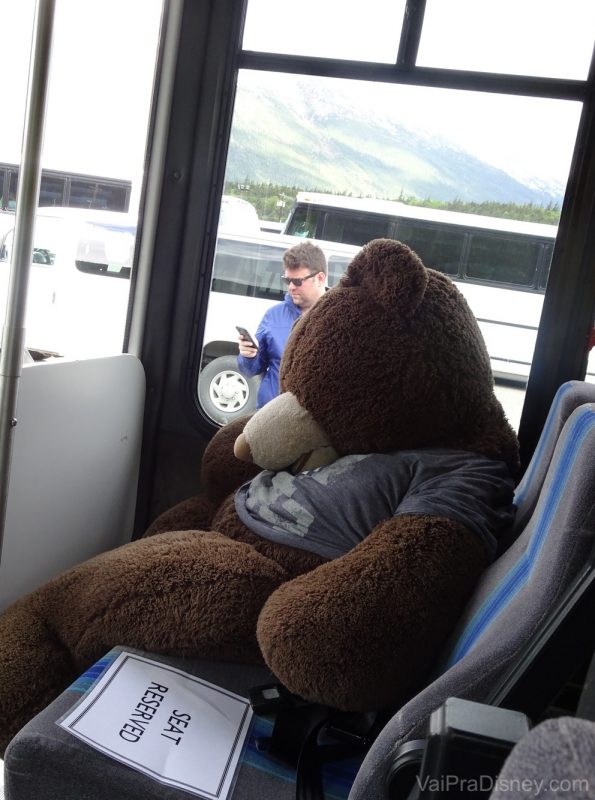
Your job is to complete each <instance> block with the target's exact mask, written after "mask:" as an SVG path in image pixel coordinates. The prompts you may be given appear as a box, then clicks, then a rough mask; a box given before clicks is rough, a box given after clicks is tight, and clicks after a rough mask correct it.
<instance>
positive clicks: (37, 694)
mask: <svg viewBox="0 0 595 800" xmlns="http://www.w3.org/2000/svg"><path fill="white" fill-rule="evenodd" d="M76 676H77V669H76V667H75V664H74V661H73V659H72V657H71V655H70V653H69V652H68V650H67V649H66V648H65V647H63V646H62V645H61V644H60V642H59V640H58V639H57V638H56V636H55V634H54V632H53V631H52V630H51V628H49V627H48V626H47V624H46V622H45V621H44V619H43V616H42V615H37V614H36V612H35V603H32V602H31V601H30V597H27V598H25V600H24V601H20V602H18V603H15V604H14V605H13V606H11V607H10V608H9V609H8V610H7V611H6V612H5V613H4V614H3V615H2V616H0V755H3V753H4V750H5V748H6V745H7V744H8V742H9V741H10V740H11V739H12V737H13V736H14V735H15V734H16V733H17V732H18V731H19V730H20V729H21V728H22V726H23V725H24V724H25V723H26V722H28V721H29V719H31V717H33V716H34V715H35V714H37V713H38V712H39V711H41V710H42V709H43V708H45V706H46V705H47V704H48V703H49V702H51V701H52V700H53V699H54V697H56V695H57V694H59V693H60V692H61V691H62V690H63V689H65V688H66V687H67V686H68V685H69V684H70V683H71V682H72V681H73V680H74V678H75V677H76Z"/></svg>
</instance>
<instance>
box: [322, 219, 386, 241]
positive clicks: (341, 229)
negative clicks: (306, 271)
mask: <svg viewBox="0 0 595 800" xmlns="http://www.w3.org/2000/svg"><path fill="white" fill-rule="evenodd" d="M393 231H394V221H393V220H392V219H391V218H390V217H386V216H382V215H380V214H377V215H374V216H372V215H371V214H366V215H364V214H362V215H361V216H357V215H355V216H354V215H348V214H342V213H340V212H339V213H336V212H333V211H328V212H327V213H326V214H325V215H324V229H323V235H322V238H323V239H326V241H328V242H345V244H365V243H366V242H371V241H372V239H384V238H394V236H393Z"/></svg>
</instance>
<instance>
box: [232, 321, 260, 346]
mask: <svg viewBox="0 0 595 800" xmlns="http://www.w3.org/2000/svg"><path fill="white" fill-rule="evenodd" d="M236 330H237V332H238V333H239V334H240V336H243V337H244V339H247V340H248V341H249V342H250V344H251V345H252V347H255V348H256V349H257V350H258V342H257V341H256V339H255V338H254V336H252V334H251V333H250V332H249V331H248V330H247V329H246V328H242V327H241V326H240V325H236Z"/></svg>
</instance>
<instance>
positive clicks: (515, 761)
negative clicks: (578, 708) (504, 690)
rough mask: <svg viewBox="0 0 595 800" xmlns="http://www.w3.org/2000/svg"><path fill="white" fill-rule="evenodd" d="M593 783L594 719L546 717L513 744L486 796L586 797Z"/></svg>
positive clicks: (522, 799) (497, 799)
mask: <svg viewBox="0 0 595 800" xmlns="http://www.w3.org/2000/svg"><path fill="white" fill-rule="evenodd" d="M594 786H595V723H593V722H591V721H590V720H586V719H579V718H576V717H567V716H564V717H558V718H557V719H547V720H545V721H543V722H540V723H539V725H536V726H535V727H534V728H532V729H531V730H530V731H529V732H528V733H527V734H526V735H525V736H524V737H523V738H522V739H521V740H520V741H519V742H518V743H517V744H516V745H515V747H514V748H513V750H512V752H511V753H510V755H509V756H508V758H507V759H506V761H505V762H504V765H503V767H502V770H501V771H500V774H499V775H498V779H497V781H496V783H495V786H494V789H493V791H492V792H491V794H490V797H489V800H533V798H536V797H548V798H550V800H562V798H564V800H588V798H591V797H593V787H594Z"/></svg>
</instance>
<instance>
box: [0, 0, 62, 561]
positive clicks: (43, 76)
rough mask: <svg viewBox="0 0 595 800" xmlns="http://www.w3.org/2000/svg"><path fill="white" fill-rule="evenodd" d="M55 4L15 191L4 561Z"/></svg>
mask: <svg viewBox="0 0 595 800" xmlns="http://www.w3.org/2000/svg"><path fill="white" fill-rule="evenodd" d="M54 10H55V0H37V2H36V6H35V19H34V23H33V38H32V43H31V59H30V65H29V84H28V89H27V106H26V111H25V127H24V133H23V146H22V153H21V170H20V175H19V185H18V192H17V207H16V218H15V229H14V245H13V251H12V262H11V265H10V277H9V284H8V299H7V304H6V318H5V322H4V327H3V329H2V345H1V350H0V560H1V558H2V544H3V541H4V528H5V522H6V506H7V499H8V487H9V483H10V466H11V456H12V444H13V438H14V429H15V427H16V424H17V400H18V389H19V382H20V378H21V372H22V365H23V352H24V348H25V311H26V303H27V288H28V285H29V273H30V270H31V260H32V256H33V232H34V227H35V212H36V209H37V204H38V202H39V186H40V180H41V166H40V165H41V149H42V142H43V128H44V122H45V107H46V98H47V86H48V79H49V70H50V55H51V45H52V31H53V25H54Z"/></svg>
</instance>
